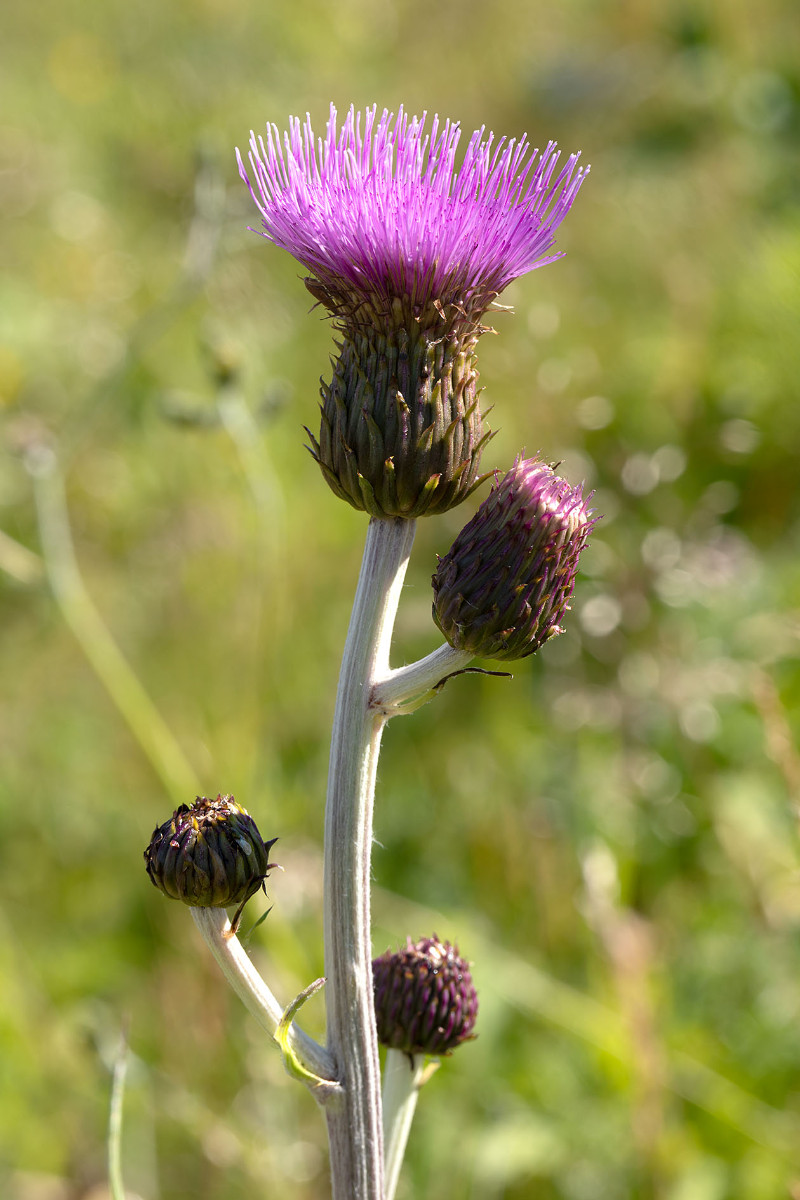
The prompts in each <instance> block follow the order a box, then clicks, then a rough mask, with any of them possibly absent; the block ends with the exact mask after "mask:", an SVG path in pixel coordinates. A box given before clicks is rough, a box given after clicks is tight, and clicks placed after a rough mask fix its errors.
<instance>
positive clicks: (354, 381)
mask: <svg viewBox="0 0 800 1200" xmlns="http://www.w3.org/2000/svg"><path fill="white" fill-rule="evenodd" d="M426 125H427V122H426V118H425V116H423V117H422V118H417V117H410V116H408V115H407V114H406V113H405V112H404V111H403V110H402V109H401V110H400V111H399V112H398V113H397V115H396V116H395V115H394V114H391V113H388V112H384V113H383V114H382V115H381V116H380V117H378V115H377V110H376V109H375V108H372V109H369V110H367V111H366V112H363V113H356V112H355V110H354V109H352V108H351V109H350V111H349V112H348V114H347V116H346V117H345V120H344V122H343V123H342V125H341V127H340V126H339V124H338V119H337V114H336V110H335V109H334V108H333V107H331V111H330V117H329V120H328V124H327V129H326V132H325V134H324V136H322V137H320V138H319V139H317V138H315V135H314V133H313V130H312V126H311V121H310V118H307V119H306V121H305V122H304V123H302V122H301V121H300V120H298V119H293V120H292V121H291V122H290V125H289V130H288V132H286V133H285V134H284V135H283V136H281V134H280V132H279V131H278V129H277V128H276V127H275V126H269V127H268V129H267V132H266V136H265V137H256V136H255V135H252V137H251V141H250V152H249V156H248V160H247V162H245V161H244V160H243V159H242V157H241V156H238V160H239V168H240V173H241V175H242V178H243V179H244V181H245V183H246V184H247V187H248V188H249V190H250V193H251V195H252V197H253V200H254V201H255V204H256V206H257V209H258V213H259V215H260V220H261V228H260V232H261V233H262V235H263V236H264V237H265V238H266V239H267V240H268V241H270V242H273V243H274V244H275V245H277V246H279V247H281V248H283V249H285V250H288V251H289V253H290V254H291V255H292V256H293V257H294V258H295V259H297V260H298V261H299V262H300V263H301V264H303V266H304V267H306V269H307V270H308V271H309V272H310V276H309V278H307V279H306V280H305V283H306V287H307V288H308V290H309V291H310V293H311V295H312V296H313V297H314V299H315V300H316V301H317V302H318V303H319V304H320V305H322V306H323V307H324V309H326V310H327V312H328V313H329V314H330V317H331V320H332V323H333V326H334V330H335V335H336V353H335V356H334V360H333V365H332V371H331V374H330V377H329V378H328V379H327V380H323V382H322V392H321V398H322V402H321V406H320V407H321V420H320V431H319V436H318V437H315V436H314V435H313V434H311V433H309V438H310V447H309V448H310V450H311V453H312V455H313V457H314V458H315V459H316V461H317V463H318V464H319V466H320V468H321V471H322V474H323V477H324V479H325V481H326V482H327V484H328V485H329V486H330V488H331V490H332V491H333V492H334V494H335V495H336V496H337V497H339V498H341V499H343V500H346V501H347V502H348V503H349V504H351V505H352V506H353V507H355V508H356V509H359V510H362V511H364V512H365V513H366V514H367V515H368V517H369V523H368V526H367V533H366V544H365V549H364V557H363V562H362V566H361V572H360V576H359V579H358V583H357V586H356V595H355V600H354V604H353V611H352V616H351V621H350V626H349V630H348V633H347V639H346V643H345V648H344V654H343V659H342V665H341V672H340V676H339V684H338V690H337V696H336V704H335V711H334V718H333V733H332V740H331V753H330V766H329V776H328V789H327V799H326V808H325V834H324V838H325V848H324V939H325V981H324V985H325V986H324V990H325V1001H326V1019H327V1033H326V1044H325V1046H324V1047H323V1046H320V1045H318V1044H317V1043H316V1042H314V1041H313V1040H312V1039H311V1038H309V1037H307V1036H306V1035H305V1034H304V1033H302V1031H301V1030H300V1029H299V1028H298V1027H297V1026H296V1024H295V1023H294V1017H295V1015H296V1014H297V1012H298V1011H299V1009H300V1007H301V1005H302V1003H303V1001H304V999H305V998H306V996H307V995H309V994H311V993H312V992H313V991H315V990H317V989H318V988H319V987H320V986H322V983H323V981H315V982H314V983H311V984H310V986H309V988H308V989H306V991H305V992H304V993H302V994H301V996H299V997H298V998H297V999H296V1000H295V1001H293V1002H292V1003H291V1004H289V1005H288V1006H286V1007H283V1006H282V1005H281V1004H279V1003H278V1001H277V1000H276V999H275V997H274V995H273V994H272V992H271V990H270V989H269V987H268V986H267V984H266V982H265V981H264V980H263V979H262V978H261V977H260V975H259V974H258V972H256V971H255V969H254V967H253V965H252V963H250V960H249V959H248V958H247V956H246V955H245V954H244V951H243V950H242V947H241V945H240V943H239V942H238V939H237V938H236V936H235V924H236V921H235V920H234V925H233V927H232V926H231V924H230V923H229V922H228V921H227V919H226V917H225V914H224V906H225V905H234V904H237V903H238V904H240V905H241V904H242V903H243V902H245V901H246V900H247V899H248V897H249V896H251V895H252V894H253V893H254V892H255V891H256V890H257V889H258V887H259V886H260V885H261V883H262V882H263V879H264V878H265V876H266V874H267V872H268V871H269V869H270V866H271V864H269V863H268V861H267V860H268V855H269V849H270V847H271V845H272V842H266V843H264V842H262V841H261V837H260V834H258V831H257V829H256V828H255V825H254V823H253V822H252V820H251V818H250V817H249V815H248V814H247V813H246V812H245V811H244V810H243V809H241V808H239V806H237V805H236V804H235V803H234V802H233V800H232V798H231V797H224V798H223V797H218V800H217V801H215V802H211V801H207V800H199V801H198V802H197V805H199V806H200V807H199V808H198V807H197V806H195V807H194V808H193V809H187V808H186V806H185V805H184V806H181V808H179V809H178V811H177V812H176V813H175V814H174V816H173V818H172V821H171V822H167V823H166V824H165V825H164V826H162V827H161V828H160V829H159V830H157V831H156V834H155V835H154V840H153V842H152V843H151V846H150V848H149V849H148V852H147V854H146V859H147V866H148V872H149V874H150V876H151V879H153V881H154V882H155V883H156V884H157V885H158V886H159V887H161V888H162V890H164V891H165V892H166V893H167V894H168V895H172V896H174V897H176V898H178V899H181V900H183V901H184V902H185V903H188V904H190V905H191V906H192V911H193V914H194V917H195V920H196V922H197V924H198V927H199V928H200V930H201V932H202V933H203V935H204V936H205V938H206V940H207V941H208V943H209V945H210V947H211V949H212V951H213V953H214V955H215V957H216V958H217V961H218V962H219V963H220V965H221V967H222V969H223V970H224V972H225V974H226V976H227V978H228V979H229V981H230V982H231V984H232V986H233V987H234V988H235V989H236V990H237V992H238V994H239V995H240V996H241V997H242V999H243V1000H244V1001H245V1003H246V1004H247V1006H248V1007H249V1009H250V1011H251V1012H252V1013H253V1014H254V1015H255V1016H256V1017H257V1018H258V1019H259V1020H260V1021H261V1023H262V1024H263V1025H264V1027H265V1028H266V1029H267V1030H268V1031H269V1033H270V1034H271V1035H272V1036H273V1038H274V1039H275V1040H276V1041H277V1042H278V1044H279V1045H280V1047H281V1049H282V1051H283V1054H284V1059H285V1062H286V1065H287V1068H288V1069H289V1071H290V1073H291V1074H292V1075H294V1076H295V1077H296V1078H298V1079H300V1080H301V1081H302V1082H304V1083H305V1084H306V1085H307V1086H308V1087H309V1088H310V1090H311V1091H312V1092H313V1094H314V1095H315V1096H316V1098H317V1099H318V1100H319V1102H320V1104H321V1105H322V1106H323V1108H324V1111H325V1117H326V1120H327V1125H328V1135H329V1143H330V1151H331V1180H332V1191H333V1196H334V1198H335V1200H391V1197H392V1196H393V1194H394V1189H395V1186H396V1183H397V1177H398V1173H399V1169H400V1163H401V1161H402V1155H403V1149H404V1147H405V1142H406V1137H407V1135H408V1129H409V1126H410V1122H411V1116H412V1115H413V1110H414V1104H415V1103H416V1096H417V1093H418V1091H419V1087H420V1086H421V1084H422V1083H423V1082H424V1080H425V1078H426V1070H425V1060H426V1057H430V1056H441V1055H449V1054H450V1053H451V1052H452V1051H453V1050H454V1049H455V1048H456V1047H457V1046H458V1045H459V1044H460V1043H462V1042H464V1041H468V1040H469V1039H470V1038H471V1037H472V1036H473V1029H474V1026H475V1023H476V1016H477V995H476V992H475V988H474V986H473V983H472V978H471V974H470V968H469V964H468V963H467V962H466V960H464V959H462V958H461V956H460V954H459V952H458V950H457V949H456V948H455V947H453V946H451V945H450V944H449V943H447V942H441V941H439V939H438V938H436V937H435V936H434V937H432V938H425V939H423V940H421V941H419V942H417V943H412V942H411V940H410V939H408V940H407V942H406V945H405V948H404V949H402V950H400V951H398V952H396V953H394V954H392V953H387V954H386V955H383V956H381V957H379V958H377V959H375V960H374V961H373V957H372V948H371V938H370V850H371V845H372V811H373V796H374V790H375V778H376V770H377V762H378V754H379V750H380V743H381V736H382V733H383V729H384V726H385V725H386V723H387V722H388V720H390V719H391V718H392V717H394V716H397V715H401V714H406V713H410V712H413V711H414V710H415V709H416V708H417V707H419V705H420V704H422V703H424V702H425V701H426V700H428V699H431V698H432V697H433V696H434V695H435V694H436V692H437V691H438V690H439V688H440V687H441V685H442V683H443V681H444V680H446V679H447V678H449V677H450V676H452V675H454V674H456V673H458V672H460V671H463V670H464V669H465V668H466V667H467V666H468V664H469V663H470V662H471V661H472V659H473V658H474V657H476V656H480V657H486V658H497V659H501V660H504V659H511V658H522V657H525V656H527V655H529V654H532V653H533V652H534V651H535V650H537V649H538V648H539V647H540V646H541V645H542V644H543V643H544V642H545V641H546V640H547V639H548V638H550V637H553V636H555V635H556V634H558V633H560V632H561V621H562V619H563V617H564V613H565V612H566V610H567V606H568V603H569V599H570V597H571V594H572V589H573V586H574V580H575V573H576V570H577V565H578V558H579V555H580V552H581V550H582V549H583V546H584V545H585V543H586V539H587V537H588V535H589V533H590V531H591V528H592V524H593V520H592V517H591V513H590V511H589V509H588V508H587V503H586V501H585V500H584V498H583V495H582V493H581V490H580V488H577V487H572V486H571V485H570V484H569V483H567V482H566V481H564V480H563V479H560V478H559V477H558V476H557V475H556V474H555V472H554V470H553V469H552V468H551V467H549V466H547V465H546V464H544V463H541V462H538V461H535V460H534V461H530V460H529V461H526V460H522V459H519V460H518V461H517V462H516V463H515V464H514V466H513V467H512V468H511V470H510V471H509V473H508V474H507V475H506V476H505V478H503V479H502V480H501V481H500V482H499V483H497V484H496V485H495V487H494V488H493V490H492V491H491V492H490V494H489V496H488V498H487V499H486V500H485V501H484V503H483V505H482V506H481V507H480V509H479V510H478V512H477V514H476V516H475V517H474V518H473V519H472V520H471V521H470V522H469V523H468V524H467V525H466V527H465V529H464V530H462V532H461V534H459V535H458V537H457V538H456V540H455V542H454V544H453V546H452V547H451V549H450V551H449V552H448V553H447V554H446V555H445V556H444V557H443V558H442V559H441V560H440V562H439V566H438V569H437V571H436V574H435V576H434V583H433V590H434V610H433V611H434V619H435V622H436V624H437V625H438V627H439V629H440V630H441V631H442V633H443V634H444V636H445V639H446V640H445V642H444V643H443V644H442V645H441V646H440V647H439V648H438V649H435V650H434V651H433V652H432V653H431V654H429V655H428V656H427V657H426V658H423V659H421V660H420V661H419V662H416V663H412V664H410V665H408V666H405V667H401V668H398V669H394V670H392V669H391V667H390V662H389V650H390V643H391V637H392V627H393V624H394V618H395V613H396V610H397V606H398V603H399V600H400V592H401V588H402V584H403V578H404V575H405V571H406V567H407V564H408V559H409V555H410V553H411V549H412V544H413V540H414V530H415V521H416V519H417V518H418V517H421V516H430V515H435V514H437V513H442V512H445V511H447V510H448V509H450V508H453V507H454V506H455V505H457V504H460V503H462V502H463V501H465V500H466V499H467V498H468V497H469V496H470V494H471V493H472V492H473V491H474V490H475V489H476V488H477V487H478V486H479V485H480V484H481V483H482V482H483V481H484V479H485V478H486V475H483V474H482V473H481V457H482V454H483V453H484V451H485V449H486V446H487V443H488V441H489V439H490V437H491V434H490V432H489V430H488V428H487V426H486V424H485V415H484V414H483V413H482V412H481V407H480V396H479V389H478V372H477V365H476V347H477V342H478V339H479V337H480V335H481V333H483V332H484V331H485V329H486V326H485V325H484V323H483V322H484V319H485V318H486V315H487V313H489V312H490V311H492V310H497V309H498V307H499V306H498V305H497V298H498V296H499V295H500V294H501V293H502V291H503V289H504V288H505V287H507V285H508V284H509V283H510V282H511V281H512V280H513V279H515V278H517V277H518V276H520V275H523V274H524V273H526V272H528V271H532V270H534V269H535V268H537V267H541V266H544V265H546V264H547V263H552V262H554V261H555V260H556V259H557V258H559V257H560V255H559V254H558V253H554V252H553V246H554V240H555V234H556V231H557V229H558V227H559V225H560V224H561V222H562V221H563V220H564V218H565V217H566V215H567V213H568V212H569V210H570V208H571V206H572V204H573V202H574V200H575V197H576V195H577V193H578V190H579V188H580V187H581V185H582V183H583V181H584V179H585V177H586V172H587V170H588V168H585V169H579V168H578V155H577V154H572V155H570V156H569V157H568V158H567V159H566V160H565V161H564V162H563V163H562V161H561V159H560V155H559V152H558V151H557V149H556V147H555V145H554V143H552V142H551V143H548V144H547V145H546V146H545V149H544V150H543V151H541V152H539V151H538V150H532V148H531V147H530V145H529V143H528V141H527V140H526V138H524V137H523V138H521V139H520V140H514V139H511V140H507V139H505V138H500V139H499V140H497V141H496V140H495V139H494V136H493V135H492V134H489V135H488V136H487V135H486V134H485V131H484V130H483V129H480V130H477V131H476V132H475V133H474V134H473V135H472V137H471V138H470V140H469V142H468V144H467V147H466V150H465V153H464V157H463V160H462V162H461V164H460V166H459V167H458V168H457V167H456V153H457V148H458V144H459V141H460V136H461V131H460V128H459V126H458V125H457V124H454V123H452V122H450V121H444V122H440V121H439V120H438V118H436V119H434V121H433V122H432V123H431V125H430V128H429V129H426ZM237 154H238V152H237ZM238 915H239V914H238V913H237V917H238ZM376 1011H377V1019H376ZM379 1038H380V1040H381V1041H382V1042H383V1043H384V1044H385V1045H386V1046H387V1047H388V1051H387V1056H386V1062H385V1069H384V1075H385V1086H384V1094H383V1100H382V1097H381V1071H380V1061H379V1052H378V1043H379Z"/></svg>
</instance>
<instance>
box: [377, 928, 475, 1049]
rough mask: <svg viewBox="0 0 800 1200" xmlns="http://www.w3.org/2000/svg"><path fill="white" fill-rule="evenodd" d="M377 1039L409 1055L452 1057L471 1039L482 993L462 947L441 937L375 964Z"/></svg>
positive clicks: (424, 940)
mask: <svg viewBox="0 0 800 1200" xmlns="http://www.w3.org/2000/svg"><path fill="white" fill-rule="evenodd" d="M372 979H373V986H374V989H375V1020H376V1023H377V1028H378V1041H379V1042H380V1043H381V1045H383V1046H388V1047H390V1048H391V1049H393V1050H403V1051H405V1053H406V1054H449V1053H450V1052H451V1051H452V1050H454V1049H455V1048H456V1046H458V1045H460V1043H461V1042H464V1041H467V1040H468V1039H469V1038H471V1037H472V1036H473V1035H472V1030H473V1028H474V1025H475V1020H476V1018H477V1015H478V993H477V992H476V991H475V986H474V984H473V982H472V975H471V974H470V970H469V963H468V962H466V960H465V959H463V958H461V956H460V955H459V953H458V947H457V946H451V945H450V943H449V942H440V941H439V939H438V938H437V936H436V934H434V935H433V937H432V938H422V940H421V941H419V942H416V943H414V942H412V941H411V938H407V939H406V945H405V947H404V948H403V949H402V950H398V951H397V952H396V953H395V954H392V953H391V951H389V950H387V951H386V953H385V954H382V955H381V956H380V957H379V958H374V959H373V960H372Z"/></svg>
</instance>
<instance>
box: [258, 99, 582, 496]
mask: <svg viewBox="0 0 800 1200" xmlns="http://www.w3.org/2000/svg"><path fill="white" fill-rule="evenodd" d="M425 125H426V115H425V114H423V116H422V117H421V118H419V117H410V116H409V115H408V114H407V113H406V112H404V111H403V109H402V108H401V109H400V110H399V111H398V113H397V115H396V116H395V114H394V113H390V112H388V111H386V110H384V112H383V114H382V115H381V116H380V117H378V114H377V109H376V108H375V107H374V106H373V107H372V108H371V109H367V110H366V111H365V112H363V113H362V112H356V111H355V109H354V108H351V109H350V110H349V112H348V113H347V116H346V117H345V120H344V121H343V123H342V125H341V128H338V127H337V113H336V109H335V108H334V107H333V106H331V110H330V117H329V120H328V125H327V129H326V132H325V135H324V137H322V138H319V139H316V138H315V137H314V133H313V130H312V127H311V120H310V118H309V117H307V118H306V120H305V122H303V123H301V122H300V121H299V120H298V119H297V118H293V119H292V120H291V122H290V126H289V131H288V132H287V133H284V134H283V136H281V134H280V133H279V131H278V129H277V127H276V126H274V125H272V126H267V131H266V138H261V137H259V138H256V136H255V134H252V135H251V139H250V154H249V165H245V163H244V162H243V161H242V158H241V156H240V157H239V171H240V174H241V176H242V178H243V180H244V181H245V183H246V184H247V187H248V188H249V190H250V194H251V196H252V197H253V200H254V201H255V204H256V206H257V207H258V210H259V212H260V214H261V224H262V231H263V236H264V237H265V238H266V239H267V240H268V241H271V242H274V243H275V245H277V246H281V247H283V248H284V249H285V250H288V251H289V253H290V254H292V255H293V256H294V257H295V258H296V259H298V260H299V261H300V262H301V263H303V264H304V265H305V266H306V267H307V268H308V269H309V270H310V271H311V272H312V276H311V278H309V279H307V280H306V286H307V287H308V290H309V291H310V292H311V294H312V296H314V298H315V300H317V301H318V302H319V303H320V304H322V305H323V306H324V307H325V308H326V309H327V310H328V312H329V313H330V314H331V316H332V317H333V319H334V321H335V323H336V327H337V329H338V331H339V334H340V341H339V343H338V351H339V354H338V358H337V360H336V361H335V362H334V364H333V373H332V378H331V380H330V383H324V384H323V386H322V406H321V407H322V422H321V429H320V435H319V440H317V439H316V438H314V437H313V436H312V435H311V434H309V437H310V438H311V447H310V448H311V452H312V454H313V456H314V458H315V459H316V460H317V462H318V463H319V465H320V467H321V468H322V472H323V475H324V476H325V479H326V480H327V482H328V483H329V485H330V487H331V488H332V489H333V491H334V492H335V493H336V495H337V496H340V497H341V498H342V499H345V500H347V501H348V502H349V503H350V504H352V505H353V506H354V507H355V508H357V509H363V510H365V511H366V512H368V513H369V514H370V515H371V516H373V517H403V518H407V519H412V518H416V517H419V516H422V515H424V514H433V513H439V512H445V511H446V510H447V509H449V508H452V507H453V506H454V505H456V504H459V503H460V502H461V501H462V500H464V499H465V498H466V497H467V496H468V495H469V494H470V492H471V491H472V490H473V489H474V488H475V487H476V486H477V484H478V482H480V478H481V477H480V475H479V464H480V457H481V452H482V450H483V447H484V446H485V444H486V442H487V441H488V439H489V437H490V433H489V430H488V429H487V428H485V427H484V424H483V416H482V414H481V411H480V406H479V394H478V383H477V381H478V372H477V367H476V362H475V345H476V342H477V340H478V337H479V335H480V334H481V333H482V332H483V331H484V328H485V326H484V325H483V324H482V318H483V316H484V314H485V313H486V312H487V310H488V309H489V308H491V306H492V305H493V304H494V302H495V300H496V298H497V296H498V295H499V294H500V293H501V292H502V291H503V289H504V288H505V287H507V286H508V284H509V283H511V281H512V280H513V279H516V278H517V277H518V276H520V275H523V274H525V273H526V272H527V271H532V270H534V268H536V267H541V266H544V265H546V264H547V263H550V262H553V261H554V260H555V259H556V258H559V257H561V256H560V255H559V254H553V253H551V252H550V251H551V249H552V247H553V244H554V242H555V234H556V230H557V229H558V227H559V225H560V224H561V222H562V221H563V220H564V218H565V216H566V215H567V213H568V212H569V210H570V208H571V206H572V203H573V201H574V199H575V197H576V195H577V193H578V189H579V188H580V186H581V183H582V182H583V180H584V178H585V177H586V172H587V170H588V168H585V169H582V170H578V168H577V162H578V155H577V154H572V155H570V156H569V157H568V158H567V160H566V162H564V163H563V164H562V165H561V168H560V170H559V169H558V161H559V152H558V151H557V150H556V146H555V143H554V142H549V143H548V144H547V146H546V148H545V149H544V150H543V151H542V152H541V153H539V151H538V150H533V151H532V150H531V147H530V144H529V142H528V141H527V139H526V138H525V137H522V138H521V139H519V140H517V139H513V138H512V139H510V140H509V139H506V138H500V139H499V140H497V141H495V139H494V135H493V134H489V135H488V137H487V136H485V129H478V130H476V131H475V132H474V133H473V134H472V136H471V138H470V140H469V144H468V145H467V148H466V151H465V154H464V159H463V162H462V163H461V166H460V167H459V168H458V169H456V151H457V147H458V143H459V140H460V137H461V130H460V128H459V126H458V124H457V123H454V122H451V121H440V120H439V118H438V117H435V118H434V120H433V122H432V124H431V127H430V131H429V132H426V129H425ZM237 153H238V152H237Z"/></svg>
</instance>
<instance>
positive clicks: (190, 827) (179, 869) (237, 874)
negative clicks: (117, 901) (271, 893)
mask: <svg viewBox="0 0 800 1200" xmlns="http://www.w3.org/2000/svg"><path fill="white" fill-rule="evenodd" d="M277 840H278V839H277V838H272V840H271V841H269V842H265V841H264V840H263V839H262V837H261V834H260V833H259V832H258V826H257V825H256V823H255V821H254V820H253V818H252V817H251V816H250V814H249V813H248V812H247V810H246V809H244V808H242V806H241V805H240V804H237V803H236V802H235V800H234V798H233V796H217V798H216V800H210V799H208V797H206V796H198V797H197V799H196V800H195V802H194V804H192V805H191V807H190V806H189V805H188V804H181V805H180V807H179V808H177V809H176V810H175V812H174V813H173V814H172V817H171V819H170V820H169V821H165V822H164V824H163V825H160V826H159V827H158V828H157V829H156V830H155V831H154V832H153V836H152V838H151V839H150V845H149V846H148V847H147V849H146V850H145V852H144V861H145V865H146V867H147V874H148V875H149V876H150V879H151V880H152V882H153V883H154V884H155V886H156V887H157V888H159V890H160V891H162V892H163V893H164V895H165V896H169V897H171V899H173V900H182V901H183V903H184V904H189V905H191V906H192V907H195V908H227V907H228V906H229V905H233V904H239V905H242V904H244V902H245V901H246V900H248V899H249V898H250V897H251V896H252V895H254V894H255V892H257V891H258V889H259V888H260V887H261V886H262V885H263V883H264V880H265V879H266V877H267V875H268V874H269V872H270V870H271V869H272V867H274V866H275V864H274V863H271V862H270V861H269V852H270V849H271V848H272V846H273V845H274V844H275V842H276V841H277Z"/></svg>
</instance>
